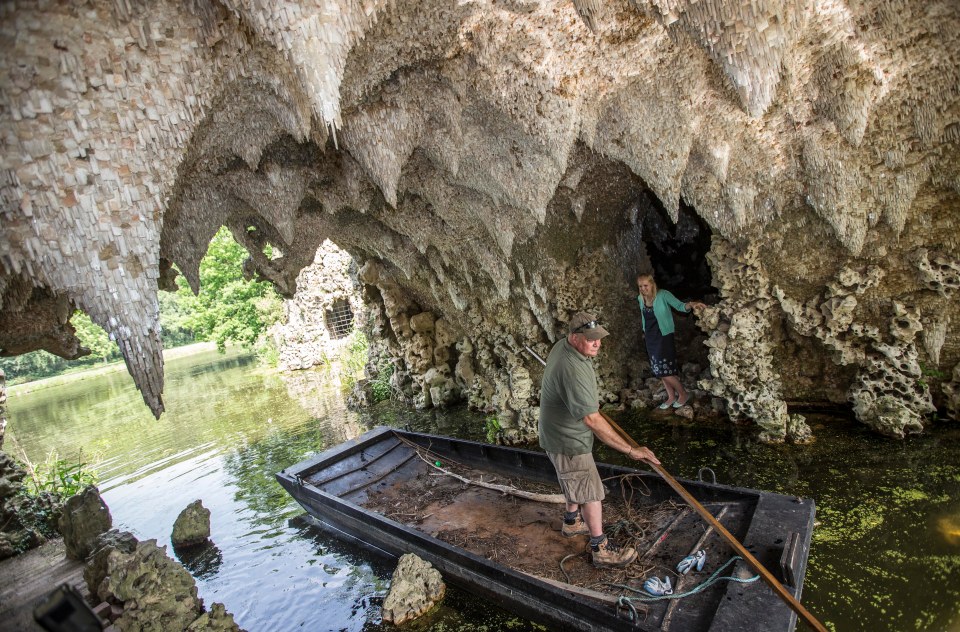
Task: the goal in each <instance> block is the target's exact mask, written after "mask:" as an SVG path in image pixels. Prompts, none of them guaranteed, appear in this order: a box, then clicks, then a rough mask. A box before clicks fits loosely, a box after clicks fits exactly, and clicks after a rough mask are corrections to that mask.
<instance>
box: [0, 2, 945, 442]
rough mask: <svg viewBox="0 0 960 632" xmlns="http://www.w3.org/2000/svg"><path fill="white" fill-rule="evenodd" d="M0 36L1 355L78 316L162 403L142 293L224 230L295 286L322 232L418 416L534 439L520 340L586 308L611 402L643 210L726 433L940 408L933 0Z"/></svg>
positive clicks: (366, 14)
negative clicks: (687, 270)
mask: <svg viewBox="0 0 960 632" xmlns="http://www.w3.org/2000/svg"><path fill="white" fill-rule="evenodd" d="M0 42H2V44H0V45H2V49H3V52H4V55H3V56H2V58H0V77H2V80H0V81H2V84H0V134H2V139H3V147H4V151H3V155H2V157H0V353H4V354H18V353H24V352H26V351H29V350H31V349H38V348H44V349H47V350H50V351H51V352H54V353H59V354H61V355H63V356H65V357H75V356H77V355H79V354H81V353H83V349H82V348H81V347H80V346H79V344H78V343H77V341H76V338H75V337H74V336H73V332H72V329H71V327H70V324H69V316H70V314H71V313H72V311H73V309H75V308H76V309H82V310H83V311H85V312H87V313H88V314H90V316H91V318H92V319H93V320H94V321H95V322H97V323H98V324H99V325H101V326H102V327H104V329H106V330H107V331H108V332H109V333H110V334H111V335H112V336H113V337H114V339H115V340H116V341H117V343H118V345H120V348H121V350H122V351H123V353H124V357H125V358H126V361H127V365H128V368H129V370H130V372H131V374H132V375H133V376H134V378H135V380H136V381H137V384H138V385H139V387H140V388H141V390H142V391H143V395H144V400H145V402H146V403H147V404H148V405H149V406H150V407H151V409H152V410H153V411H154V413H155V414H156V415H159V414H160V413H161V412H162V409H163V404H162V391H163V381H162V378H163V375H162V357H161V355H160V341H159V335H158V323H157V299H156V296H157V291H158V289H160V288H162V289H168V288H171V287H172V286H173V284H174V283H175V277H176V276H177V274H178V272H179V274H182V276H183V277H184V279H185V280H186V282H188V283H190V284H191V286H192V287H194V288H196V287H197V284H198V283H199V276H198V266H199V261H200V259H201V258H202V256H203V254H204V253H205V251H206V247H207V244H208V243H209V240H210V238H212V236H213V235H214V233H215V232H216V230H217V229H218V228H219V227H220V226H222V225H226V226H228V227H229V228H230V229H231V231H232V232H233V234H234V236H235V238H236V239H237V240H238V241H240V242H241V243H243V244H245V245H246V246H247V248H248V250H249V252H250V255H251V259H250V262H249V267H248V272H249V274H250V275H251V276H256V277H259V278H263V279H268V280H270V281H272V282H273V283H274V284H275V285H276V286H277V287H278V289H279V290H280V291H281V292H282V293H283V294H285V295H286V296H288V297H292V296H293V295H294V293H295V291H296V286H297V275H298V273H299V272H300V270H301V269H302V268H304V267H305V266H307V265H309V264H310V263H311V262H312V261H313V258H314V254H315V252H316V249H317V246H318V245H319V244H320V243H321V242H323V241H324V240H325V239H329V240H330V241H332V242H334V243H335V244H337V245H338V246H339V247H341V248H343V249H344V250H346V251H347V252H349V253H350V255H351V256H352V257H353V258H354V260H355V261H356V263H357V265H358V268H359V269H360V270H361V275H360V278H361V280H362V281H363V283H364V284H365V287H364V289H363V292H364V296H365V297H366V298H367V300H368V302H369V303H370V305H371V306H372V308H373V309H374V312H375V314H374V317H373V321H372V324H371V327H372V330H373V331H375V332H377V333H379V334H380V335H381V336H382V338H381V341H380V343H378V344H379V346H377V347H376V348H375V349H374V353H375V354H382V355H385V356H387V357H390V358H392V359H393V360H394V361H395V362H396V364H397V366H398V367H399V369H400V370H399V371H398V372H397V374H396V378H395V379H396V382H397V386H398V387H399V388H401V389H406V392H407V393H409V394H410V395H411V397H412V398H413V399H415V400H416V401H417V403H418V404H419V405H425V406H426V405H437V404H443V403H447V402H451V401H454V400H456V399H458V398H466V399H467V400H468V401H469V402H470V404H471V405H474V406H476V407H478V408H482V409H485V410H497V411H499V412H500V413H501V414H502V421H503V422H504V423H505V424H507V425H508V426H509V427H511V428H512V429H513V431H515V432H516V433H517V434H518V435H522V434H524V433H525V432H529V431H530V429H531V425H530V424H531V420H532V419H535V417H536V410H535V406H536V393H537V388H536V387H537V384H538V379H539V375H538V368H537V364H536V361H535V360H533V359H532V358H531V357H530V356H529V354H528V353H526V352H525V349H524V348H525V347H526V346H527V345H530V346H532V347H533V348H534V349H535V350H536V351H537V352H538V353H541V355H543V354H545V353H546V350H547V349H548V347H549V344H550V343H551V342H552V341H554V340H556V339H557V338H558V337H559V336H561V335H562V332H563V330H564V327H563V324H564V322H565V321H566V319H567V318H568V317H569V316H570V315H571V314H572V313H573V312H575V311H577V310H579V309H589V310H591V311H594V312H595V313H597V314H598V315H599V316H600V317H601V318H602V319H603V320H604V322H605V323H606V326H607V328H608V329H610V330H611V331H612V332H613V333H614V335H613V336H611V338H610V340H609V342H607V341H605V342H607V344H606V345H605V347H604V351H603V353H602V354H601V356H602V357H601V358H600V360H599V367H598V368H599V374H600V377H601V380H602V389H601V392H602V397H603V398H604V401H605V402H609V403H618V402H619V403H624V399H625V397H627V395H626V394H627V393H630V392H633V393H636V392H640V391H641V390H642V388H641V387H642V385H643V383H644V380H645V379H646V378H647V377H649V375H648V374H647V373H646V367H645V366H644V362H643V359H642V358H643V353H642V342H641V341H640V340H639V325H638V323H637V320H638V319H637V314H636V311H637V307H636V303H635V301H634V298H633V297H634V295H635V294H636V292H635V287H634V286H633V277H634V276H635V275H636V273H638V272H641V271H649V270H655V271H657V273H658V275H659V274H660V273H661V271H663V266H662V262H661V261H659V259H660V252H661V251H660V250H659V249H654V248H652V247H651V240H652V239H653V236H652V234H651V228H650V227H651V221H650V220H651V219H655V218H663V219H664V220H665V221H667V223H668V225H669V226H670V227H671V228H672V229H673V231H674V233H673V235H672V238H673V239H674V240H675V242H676V245H677V248H678V249H680V250H681V251H682V249H683V248H685V247H688V248H694V247H695V243H696V242H697V239H695V237H696V235H695V233H697V231H699V236H700V237H702V236H703V234H704V233H709V235H708V236H710V237H712V238H713V241H712V243H713V244H714V245H713V246H711V247H710V251H711V253H710V257H709V261H710V266H711V270H710V272H711V274H712V275H713V277H714V279H713V282H714V283H715V284H716V285H715V287H716V288H717V289H718V293H717V294H716V296H714V297H712V299H711V302H713V303H714V304H715V305H714V308H713V309H712V311H711V312H710V313H709V314H708V315H707V316H706V317H704V318H703V319H701V321H700V322H699V326H700V327H701V328H702V330H703V335H702V336H701V338H705V339H706V340H707V341H708V345H709V346H708V347H704V348H702V349H700V351H699V352H698V351H696V350H695V349H694V350H691V352H690V353H691V354H697V353H699V354H700V356H702V357H694V358H691V359H692V360H696V361H697V362H698V363H699V362H701V361H702V363H703V366H704V367H706V368H704V370H703V371H702V385H701V386H702V390H703V394H704V395H706V394H709V395H711V396H712V397H715V398H717V400H719V401H720V402H722V403H723V405H724V406H725V407H726V408H727V410H728V412H729V413H730V414H731V415H732V416H733V417H743V418H745V419H749V420H752V421H754V422H757V423H758V424H759V425H760V426H761V428H762V429H763V431H764V433H765V435H766V436H767V437H768V438H770V439H771V440H778V439H780V438H783V437H785V436H787V434H788V432H787V430H788V427H789V426H790V417H789V415H788V414H787V412H786V404H787V403H788V402H790V401H795V400H804V401H815V400H827V401H841V402H845V401H848V402H850V403H851V404H852V405H853V408H854V410H855V411H856V414H857V415H858V416H859V418H860V419H861V420H863V421H864V422H865V423H867V424H868V425H870V426H871V427H874V428H876V429H877V430H879V431H881V432H884V433H886V434H889V435H892V436H902V435H904V434H906V433H909V432H916V431H919V430H921V429H922V428H923V427H924V426H925V425H926V424H927V423H928V420H929V418H930V414H931V411H933V410H934V406H939V408H940V409H941V411H943V412H945V414H949V415H953V416H954V417H955V416H956V415H955V411H956V404H955V400H956V395H955V393H956V392H957V389H958V382H957V377H956V375H957V372H956V371H955V367H956V366H957V364H958V363H960V345H958V341H960V336H958V323H960V318H958V314H957V311H958V310H957V307H956V301H955V300H954V294H955V291H956V288H957V286H958V285H960V243H958V241H960V230H958V226H957V223H958V217H960V213H958V211H960V6H958V5H957V4H956V3H955V2H952V1H951V0H941V1H939V2H938V1H933V2H924V1H920V0H915V1H909V0H862V1H857V2H853V1H850V0H847V1H840V2H826V1H818V0H753V1H751V2H732V1H721V0H699V1H694V0H671V1H669V2H668V1H666V0H590V1H587V0H577V1H575V2H570V3H566V2H543V1H539V0H503V1H494V0H476V1H473V2H462V3H450V2H446V1H438V0H426V1H418V2H413V1H411V0H393V1H391V2H385V1H381V0H315V1H314V2H277V3H262V2H254V1H250V0H223V1H222V2H218V1H214V0H188V1H186V2H172V1H163V0H161V1H159V2H145V1H143V0H90V1H89V2H85V3H76V4H62V3H54V2H42V1H41V2H33V3H18V2H7V3H3V4H2V5H0ZM683 209H690V210H691V212H693V213H695V214H696V216H697V222H699V224H689V223H688V224H685V222H686V221H687V219H685V215H684V212H685V211H683ZM690 225H697V226H700V228H698V229H697V231H690V230H688V228H685V226H690ZM267 244H271V245H272V246H274V248H275V249H276V250H279V251H280V252H281V253H282V254H283V256H282V257H279V258H273V259H270V258H268V257H267V256H266V255H265V254H264V248H265V246H266V245H267ZM174 266H175V267H174ZM658 266H659V268H658ZM708 285H709V284H708ZM690 291H693V290H690ZM681 298H699V297H698V296H693V295H691V296H682V297H681ZM744 310H746V311H744ZM688 324H692V323H688ZM697 336H698V334H696V333H692V334H690V335H689V336H687V337H688V338H689V339H691V340H692V339H694V338H695V337H697ZM756 352H760V354H761V355H760V356H759V357H760V358H761V362H760V366H758V367H755V368H750V367H748V366H747V364H746V359H748V358H750V357H752V355H751V354H754V353H756ZM708 360H709V367H707V361H708ZM754 370H755V371H757V372H759V373H756V372H754V373H751V371H754ZM431 371H432V373H431ZM428 373H429V374H430V375H429V377H428ZM761 373H762V375H760V374H761ZM391 379H394V378H391ZM744 389H746V391H744ZM797 421H798V420H797ZM797 427H798V428H800V429H801V430H800V431H799V434H801V435H802V434H803V432H802V424H798V425H797Z"/></svg>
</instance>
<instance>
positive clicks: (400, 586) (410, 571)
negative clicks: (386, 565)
mask: <svg viewBox="0 0 960 632" xmlns="http://www.w3.org/2000/svg"><path fill="white" fill-rule="evenodd" d="M446 589H447V588H446V584H445V583H444V582H443V578H442V577H441V576H440V572H439V571H438V570H436V569H435V568H433V565H432V564H430V563H429V562H425V561H424V560H422V559H420V558H419V557H417V556H416V555H414V554H413V553H407V554H405V555H403V556H401V557H400V561H399V562H398V563H397V568H396V570H394V571H393V578H392V580H391V582H390V592H389V593H388V594H387V598H386V599H385V600H384V601H383V620H384V621H387V622H388V623H393V624H395V625H401V624H403V623H405V622H407V621H410V620H412V619H416V618H417V617H419V616H420V615H422V614H424V613H425V612H427V611H428V610H430V608H432V607H433V606H434V605H435V604H436V603H437V602H439V601H440V600H441V599H443V596H444V594H445V593H446Z"/></svg>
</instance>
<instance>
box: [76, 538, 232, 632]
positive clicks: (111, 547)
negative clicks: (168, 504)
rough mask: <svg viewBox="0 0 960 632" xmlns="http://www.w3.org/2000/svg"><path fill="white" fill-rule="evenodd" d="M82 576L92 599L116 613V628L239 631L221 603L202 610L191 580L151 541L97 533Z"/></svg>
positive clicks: (163, 550) (114, 623)
mask: <svg viewBox="0 0 960 632" xmlns="http://www.w3.org/2000/svg"><path fill="white" fill-rule="evenodd" d="M83 577H84V580H85V581H86V582H87V587H88V588H89V589H90V593H91V594H92V595H93V596H94V597H95V598H96V599H99V600H100V601H104V602H107V603H109V604H111V605H112V606H114V611H119V614H117V615H116V616H112V617H111V623H112V624H113V625H114V626H116V627H117V629H120V630H191V631H195V632H201V631H209V632H223V631H236V630H240V628H239V626H237V624H236V623H235V622H234V620H233V615H231V614H230V613H228V612H226V610H225V608H224V606H223V605H222V604H218V603H215V604H213V606H212V607H211V609H210V610H209V611H205V610H204V607H203V600H202V599H200V598H199V597H198V596H197V587H196V583H195V581H194V579H193V577H191V576H190V573H188V572H187V571H186V569H184V568H183V566H181V565H180V564H178V563H176V562H175V561H174V560H172V559H170V558H169V557H168V556H167V555H166V547H158V546H157V543H156V540H146V541H144V542H138V541H137V539H136V538H135V537H134V536H133V535H132V534H130V533H127V532H118V531H116V530H112V531H109V532H107V533H105V534H102V535H101V536H100V538H99V540H98V542H97V548H96V551H95V553H94V554H93V555H92V556H91V558H90V560H89V561H88V563H87V566H86V567H85V568H84V571H83Z"/></svg>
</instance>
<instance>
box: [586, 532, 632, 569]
mask: <svg viewBox="0 0 960 632" xmlns="http://www.w3.org/2000/svg"><path fill="white" fill-rule="evenodd" d="M590 548H591V550H592V553H593V565H594V566H598V567H608V568H619V567H622V566H626V565H627V564H630V563H631V562H633V561H634V560H635V559H637V552H636V550H634V548H633V547H627V548H624V547H622V546H617V545H616V544H614V543H613V542H611V541H610V538H607V539H605V540H604V541H603V542H601V543H600V544H597V545H595V546H592V547H590Z"/></svg>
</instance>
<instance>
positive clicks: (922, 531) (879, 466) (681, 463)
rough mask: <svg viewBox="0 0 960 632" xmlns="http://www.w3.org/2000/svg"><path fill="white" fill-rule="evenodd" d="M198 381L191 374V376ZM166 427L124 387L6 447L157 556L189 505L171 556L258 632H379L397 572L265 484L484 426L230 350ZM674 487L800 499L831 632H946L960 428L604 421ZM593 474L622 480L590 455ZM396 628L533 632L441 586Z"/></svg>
mask: <svg viewBox="0 0 960 632" xmlns="http://www.w3.org/2000/svg"><path fill="white" fill-rule="evenodd" d="M198 367H200V368H199V369H198ZM166 375H167V391H166V393H165V401H166V402H167V406H168V410H167V413H165V414H164V415H163V417H161V419H160V420H159V421H156V420H154V419H153V418H152V417H151V416H150V413H149V411H147V410H146V407H144V406H143V403H142V400H141V398H140V394H139V392H138V391H137V390H136V388H135V386H134V385H133V383H132V380H130V379H129V376H123V377H124V379H120V378H119V377H115V376H114V377H111V378H110V379H104V380H101V379H100V378H90V379H87V380H84V381H83V385H82V388H81V387H80V386H76V387H68V386H64V387H58V388H57V389H48V391H47V392H45V391H41V390H38V391H35V392H28V393H16V394H14V395H12V396H11V397H10V399H9V401H8V418H9V422H10V423H9V426H8V428H7V433H8V436H13V437H15V438H16V440H17V445H19V446H21V447H22V448H23V450H24V451H25V453H26V454H28V455H29V458H30V459H31V460H33V461H34V462H38V463H40V462H43V460H44V459H45V457H46V456H47V454H48V453H49V452H50V450H51V449H56V450H57V451H58V453H59V454H60V456H61V457H62V458H73V457H75V456H76V454H77V449H78V448H82V449H83V455H84V457H85V460H87V461H88V462H91V461H98V462H99V463H100V468H99V474H100V477H101V482H100V489H101V490H102V491H103V495H104V498H105V500H106V502H107V504H108V505H109V507H110V510H111V513H112V515H113V519H114V525H115V526H117V527H118V528H121V529H125V530H129V531H132V532H133V533H134V534H135V535H136V536H137V537H138V538H140V539H141V540H145V539H156V540H157V541H158V543H159V544H160V545H166V544H169V542H170V533H171V531H172V526H173V522H174V521H175V520H176V517H177V515H179V513H180V511H181V510H182V509H183V508H184V507H186V506H187V505H188V504H190V503H191V502H193V501H194V500H197V499H198V498H199V499H202V501H203V504H204V507H206V508H207V509H209V510H210V511H211V531H212V533H211V542H212V544H211V546H210V548H208V549H205V550H202V551H198V552H196V553H194V552H189V554H187V553H185V552H182V551H175V552H174V554H175V555H177V557H179V558H180V559H181V560H182V561H183V563H184V564H185V566H186V567H187V568H188V569H189V570H190V571H191V573H192V574H193V575H194V576H195V577H196V578H197V584H198V589H199V592H200V596H201V597H202V598H203V599H204V602H205V603H206V604H207V605H208V606H209V605H210V604H212V603H214V602H220V603H224V604H225V605H226V607H227V610H228V611H230V612H231V613H233V614H234V616H235V618H236V621H237V623H238V624H239V625H240V626H241V627H243V628H244V629H247V630H250V631H251V632H258V631H261V630H271V631H273V630H278V631H286V630H301V629H309V630H348V631H356V630H381V629H383V630H386V629H387V626H386V625H384V624H383V623H382V622H381V620H380V608H381V606H382V600H383V598H384V597H385V595H386V592H387V588H388V586H389V581H390V575H391V573H392V570H393V567H394V565H395V561H394V560H391V559H389V558H385V557H383V556H378V555H374V554H371V553H370V552H369V551H368V550H366V549H363V548H358V547H357V546H354V545H350V544H347V543H344V542H343V541H341V540H340V539H339V538H337V537H335V536H333V535H331V534H330V533H328V532H326V531H324V530H323V529H321V528H320V527H319V526H318V523H316V521H314V520H313V519H312V518H308V517H307V516H306V514H305V513H304V511H303V509H302V508H301V507H300V506H299V505H298V504H297V503H296V502H295V501H294V500H293V499H292V498H291V497H290V496H289V495H288V494H286V492H284V491H283V489H282V488H281V487H280V485H279V484H278V483H277V482H276V481H275V479H274V474H275V473H276V472H277V471H279V470H282V469H283V468H285V467H288V466H290V465H292V464H294V463H297V462H299V461H301V460H303V459H305V458H308V457H310V456H312V455H315V454H317V453H319V452H321V451H323V450H325V449H327V448H329V447H331V446H333V445H336V444H338V443H341V442H342V441H344V440H346V439H350V438H353V437H355V436H357V435H359V434H360V433H362V432H364V431H365V430H367V429H369V428H371V427H373V426H375V425H388V426H393V427H409V428H410V429H412V430H416V431H421V432H430V433H436V434H446V435H452V436H457V437H461V438H466V439H472V440H477V441H483V440H485V428H484V417H485V415H483V414H481V413H477V412H471V411H466V410H462V409H458V410H433V411H413V410H409V409H405V408H402V407H398V406H395V405H393V404H391V403H389V402H386V403H383V404H380V405H378V406H376V407H374V408H371V409H369V410H366V411H364V412H362V413H354V412H352V411H348V410H347V409H346V406H345V404H344V396H343V389H342V387H341V386H340V385H338V384H337V383H336V381H335V380H332V379H331V376H330V375H329V374H324V373H321V372H312V371H302V372H296V373H294V374H291V375H288V376H280V375H278V374H277V373H275V372H273V371H265V370H262V369H259V368H258V367H256V365H255V364H254V363H253V362H252V359H251V358H250V357H249V356H244V355H243V354H237V353H234V354H232V355H230V354H228V355H227V356H219V355H216V354H214V355H211V356H202V357H193V358H183V359H179V360H176V361H171V362H169V363H168V364H167V367H166ZM615 417H616V418H617V421H618V422H619V423H620V424H621V425H622V426H623V427H624V428H625V429H626V430H627V431H628V432H630V433H631V434H632V435H633V436H635V437H636V438H637V439H638V441H640V442H641V443H643V444H646V445H648V446H650V447H651V448H652V449H653V450H654V451H655V452H656V454H657V455H658V457H659V458H660V459H661V461H663V463H664V465H665V466H666V467H667V469H668V471H670V472H671V473H672V474H673V475H674V476H677V477H681V478H688V479H695V478H696V477H697V473H698V471H699V470H700V469H701V468H705V467H707V468H710V469H711V470H713V472H715V473H716V476H717V480H718V482H720V483H723V484H730V485H737V486H743V487H752V488H758V489H764V490H770V491H776V492H780V493H784V494H792V495H797V496H804V497H812V498H814V499H815V500H816V502H817V508H818V512H817V520H818V524H817V527H816V529H815V531H814V535H813V546H812V553H811V559H810V565H809V568H808V572H807V577H806V581H805V584H804V590H803V602H804V604H805V605H806V606H807V607H808V608H809V609H810V610H811V611H812V612H814V613H815V614H816V615H817V616H818V617H819V618H820V619H821V620H822V621H824V622H825V623H826V624H827V625H828V626H829V627H831V628H833V629H835V630H861V629H871V630H873V631H874V632H881V631H885V630H890V631H893V630H898V631H899V630H952V631H956V630H958V626H960V613H958V607H957V604H958V603H960V426H957V425H946V424H939V425H935V426H933V427H932V428H930V430H929V432H927V433H926V434H924V435H921V436H918V437H911V438H910V439H908V440H906V441H891V440H888V439H883V438H881V437H877V436H875V435H873V434H871V433H869V432H868V431H867V430H866V429H864V428H863V427H862V426H860V425H858V424H856V423H853V422H851V421H850V420H846V419H838V418H836V417H823V416H813V415H810V416H808V421H809V422H810V424H811V426H812V428H813V430H814V433H815V435H816V436H817V442H816V443H814V444H812V445H809V446H790V445H781V446H769V445H764V444H759V443H757V442H756V441H755V440H754V439H753V436H752V433H746V432H741V431H738V430H736V429H735V428H733V427H731V426H720V427H704V426H698V425H693V424H679V423H670V422H664V421H662V420H658V419H652V418H649V417H646V416H644V415H629V414H626V413H624V414H618V415H615ZM596 454H597V456H598V458H599V459H600V460H604V461H608V462H612V463H618V464H626V462H625V461H624V459H623V457H622V455H620V454H619V453H616V452H613V451H611V450H608V449H606V448H605V447H602V446H600V447H598V448H597V449H596ZM404 629H407V630H445V631H449V630H456V631H461V630H462V631H464V632H467V631H470V632H477V631H481V630H506V629H509V630H515V631H517V632H523V631H525V630H535V629H541V628H539V626H536V625H534V624H532V623H529V622H526V621H522V620H518V619H516V618H515V617H512V616H511V615H510V614H508V613H506V612H503V611H502V610H499V609H498V608H495V607H492V606H491V605H490V604H489V603H488V602H486V601H481V600H478V599H476V598H474V597H473V596H472V595H470V594H468V593H465V592H463V591H459V590H456V589H455V588H451V589H450V591H449V593H448V596H447V598H446V599H445V600H444V602H443V604H442V605H441V606H440V607H439V608H438V609H437V610H435V611H434V612H432V613H430V614H429V615H428V616H426V617H425V618H423V619H421V620H419V621H417V622H414V623H412V624H409V625H408V626H405V628H404Z"/></svg>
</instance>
